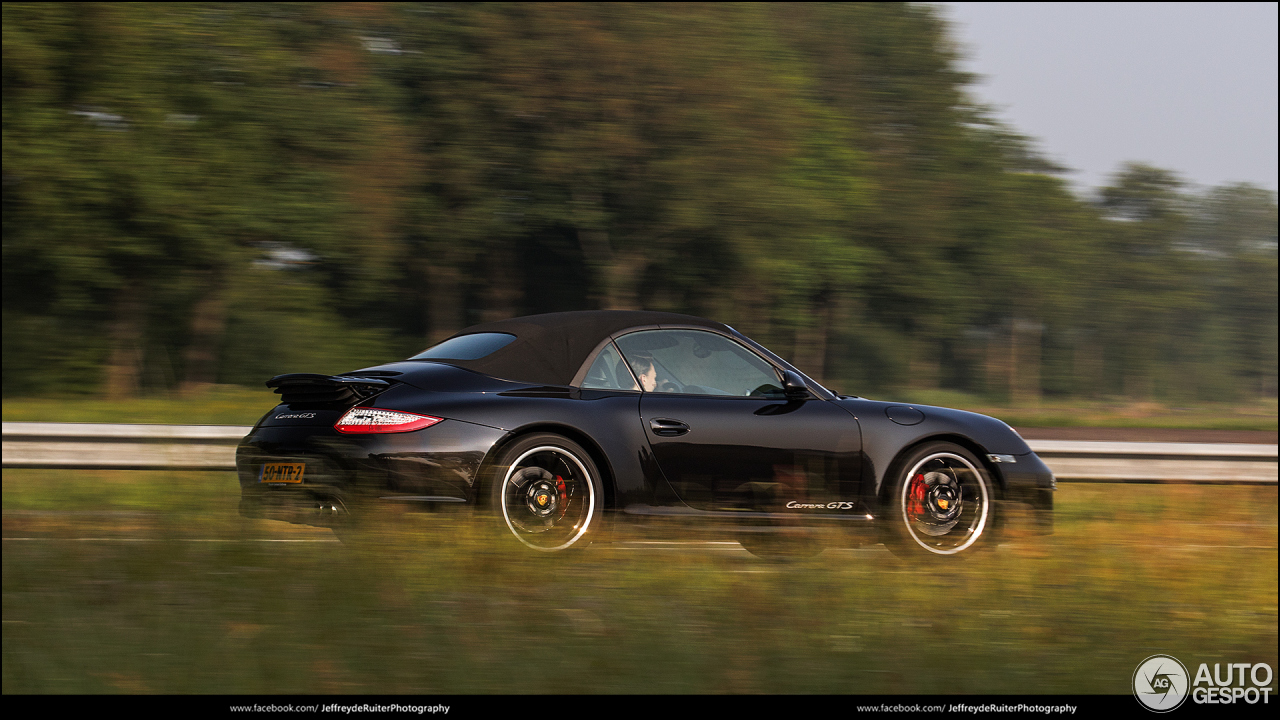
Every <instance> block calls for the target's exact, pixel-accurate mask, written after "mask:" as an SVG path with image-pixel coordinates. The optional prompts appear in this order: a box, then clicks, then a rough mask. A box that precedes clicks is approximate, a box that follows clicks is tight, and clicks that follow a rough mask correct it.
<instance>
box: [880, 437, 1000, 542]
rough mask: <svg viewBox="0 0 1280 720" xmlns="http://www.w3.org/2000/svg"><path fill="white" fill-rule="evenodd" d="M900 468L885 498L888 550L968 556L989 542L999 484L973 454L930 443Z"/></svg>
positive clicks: (910, 455) (909, 456)
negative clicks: (996, 487) (997, 485)
mask: <svg viewBox="0 0 1280 720" xmlns="http://www.w3.org/2000/svg"><path fill="white" fill-rule="evenodd" d="M896 467H897V471H896V474H895V475H894V477H893V483H892V485H891V486H890V487H889V491H888V495H887V496H886V498H885V501H886V503H887V504H888V506H889V507H888V508H887V510H888V512H887V513H886V517H887V521H888V527H887V528H886V531H887V532H886V538H885V539H886V544H887V545H889V549H890V550H893V551H894V552H895V553H897V554H899V555H903V556H905V557H910V558H927V557H934V558H942V557H965V556H967V555H970V554H972V553H973V552H974V551H975V550H977V549H979V548H981V547H983V546H986V545H989V544H991V535H992V530H993V528H994V521H995V499H996V497H995V488H994V486H993V485H992V484H991V479H990V477H989V476H988V475H987V472H986V471H985V470H984V469H983V467H982V463H980V462H979V461H978V459H977V458H975V457H974V456H973V454H972V453H970V452H969V451H968V450H965V449H964V448H962V447H960V446H959V445H954V444H952V443H946V442H937V443H929V444H927V445H923V446H921V447H919V448H916V449H915V450H913V451H912V452H911V453H910V454H909V455H907V456H906V457H905V458H903V460H902V462H900V463H898V464H897V466H896Z"/></svg>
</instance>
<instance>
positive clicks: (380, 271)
mask: <svg viewBox="0 0 1280 720" xmlns="http://www.w3.org/2000/svg"><path fill="white" fill-rule="evenodd" d="M3 12H4V70H3V82H4V88H3V89H4V101H3V118H4V151H3V152H4V168H5V170H4V178H5V182H4V187H3V203H4V216H3V223H4V224H3V227H4V258H3V261H4V266H3V281H4V289H3V292H4V358H5V362H4V393H5V395H6V396H14V395H31V394H38V393H47V392H67V391H68V389H69V388H75V389H79V390H81V391H84V392H105V393H106V394H107V395H109V396H111V397H114V398H117V399H119V398H123V397H127V396H129V395H132V394H136V393H139V392H149V393H165V392H169V391H171V390H174V389H176V388H183V389H184V391H186V392H191V391H194V390H193V389H198V388H199V387H202V386H204V385H206V384H208V383H216V382H221V383H245V384H250V385H256V384H257V383H260V382H261V381H262V380H263V379H265V378H266V377H269V376H271V375H274V374H277V373H279V372H287V371H295V370H316V371H327V370H328V369H333V370H349V369H353V368H355V367H357V366H359V365H364V364H372V363H375V362H379V361H385V360H389V359H393V358H395V357H397V356H403V355H407V354H409V353H411V352H413V351H416V350H419V349H421V348H422V347H424V346H425V345H427V344H429V343H430V342H433V341H435V340H438V339H440V338H442V337H444V336H447V335H449V334H451V333H453V332H455V331H457V330H459V329H461V328H462V327H464V326H466V325H469V324H472V323H474V322H479V321H483V320H490V319H497V318H501V317H508V316H512V315H518V314H525V313H531V312H547V311H555V310H569V309H586V308H641V307H644V308H652V309H665V310H676V311H683V312H691V313H695V314H702V315H708V316H712V317H715V318H717V319H720V320H723V321H725V322H728V323H730V324H732V325H734V326H735V327H738V328H739V329H741V330H743V331H744V332H747V333H748V334H751V335H752V336H754V337H756V338H758V339H760V340H761V341H762V342H765V343H766V344H768V345H769V346H771V347H773V348H774V349H775V350H777V351H779V352H781V353H782V354H783V355H785V356H788V357H789V358H791V359H792V360H793V361H794V362H795V363H796V364H797V365H799V366H800V367H801V368H802V369H804V370H805V371H807V372H809V373H810V374H812V375H814V376H815V377H817V378H820V379H822V380H823V381H825V382H828V383H830V384H832V385H834V386H835V387H837V388H839V389H841V390H843V391H846V392H851V393H858V394H869V393H873V392H878V391H885V390H904V389H906V390H911V391H930V390H935V389H939V388H944V389H950V390H955V391H961V392H966V393H970V394H977V395H981V396H983V397H986V398H989V399H991V400H993V401H998V402H1012V403H1015V404H1026V405H1034V404H1035V403H1037V402H1038V401H1039V400H1040V398H1041V397H1042V396H1046V395H1047V396H1053V397H1072V396H1084V397H1093V396H1103V395H1115V394H1123V395H1127V396H1130V397H1134V398H1141V399H1158V400H1165V401H1171V402H1192V401H1198V400H1211V399H1217V400H1229V399H1238V398H1248V397H1254V396H1263V397H1274V395H1275V393H1276V350H1275V348H1276V344H1277V339H1276V324H1277V323H1276V304H1277V303H1276V290H1275V288H1276V285H1277V280H1276V198H1275V195H1274V193H1270V192H1267V191H1264V190H1260V189H1258V188H1255V187H1251V186H1247V185H1231V186H1224V187H1220V188H1213V189H1211V190H1209V191H1207V192H1203V193H1202V192H1197V191H1191V190H1188V189H1187V188H1186V187H1185V186H1184V185H1182V184H1181V182H1180V181H1179V180H1178V178H1176V177H1175V176H1173V175H1172V174H1171V173H1169V172H1168V171H1165V170H1161V169H1159V168H1152V167H1147V166H1142V165H1131V166H1127V167H1125V168H1122V169H1121V170H1120V172H1119V173H1118V174H1117V175H1116V177H1115V179H1114V180H1113V181H1112V182H1111V183H1110V185H1109V186H1108V187H1106V188H1103V189H1101V190H1100V191H1099V195H1098V198H1097V201H1096V202H1090V201H1086V200H1083V199H1080V198H1078V197H1075V196H1074V195H1073V194H1072V193H1071V192H1070V191H1069V190H1068V189H1067V187H1066V185H1065V183H1064V182H1063V181H1062V180H1061V179H1059V178H1058V177H1056V175H1057V174H1058V173H1059V172H1060V171H1061V170H1062V169H1061V168H1057V167H1055V166H1054V165H1053V164H1052V163H1050V162H1047V161H1046V160H1044V159H1043V158H1042V157H1040V156H1039V154H1038V153H1037V152H1036V151H1035V148H1034V143H1033V141H1032V140H1030V139H1028V138H1026V137H1023V136H1021V135H1019V134H1018V133H1017V132H1015V131H1014V130H1011V129H1009V128H1006V127H1003V126H1001V125H1000V124H999V123H997V122H995V121H994V120H993V119H992V118H991V116H990V114H989V113H988V112H987V111H986V110H985V109H984V108H982V107H979V106H977V105H975V104H974V103H973V102H972V100H971V99H970V98H969V97H968V95H967V91H966V85H967V83H968V82H969V81H970V79H969V78H968V77H967V76H966V75H965V74H964V73H961V72H959V71H958V70H957V69H956V68H957V62H956V61H957V58H958V55H957V51H956V49H955V46H954V44H953V42H952V40H951V39H950V37H949V30H948V28H947V26H946V24H945V22H944V21H943V20H942V18H941V17H940V15H939V13H938V11H937V10H936V9H935V8H932V7H930V6H927V5H918V4H888V3H854V4H816V5H815V4H778V5H757V4H700V5H663V6H650V5H617V4H603V5H561V4H528V5H520V4H515V5H507V4H479V5H455V4H444V5H430V4H410V5H381V4H320V5H307V4H269V5H257V4H253V5H202V4H179V5H159V6H149V5H128V4H124V5H111V4H74V5H73V4H66V5H48V4H24V3H8V4H6V5H5V6H4V11H3Z"/></svg>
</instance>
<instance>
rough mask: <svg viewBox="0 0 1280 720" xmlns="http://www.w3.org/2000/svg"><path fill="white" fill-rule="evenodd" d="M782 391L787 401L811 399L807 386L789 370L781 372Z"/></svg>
mask: <svg viewBox="0 0 1280 720" xmlns="http://www.w3.org/2000/svg"><path fill="white" fill-rule="evenodd" d="M782 391H783V393H785V394H786V396H787V399H788V400H807V399H809V398H810V397H812V395H810V394H809V386H808V385H806V384H805V382H804V380H803V379H802V378H801V377H800V376H799V375H797V374H796V373H793V372H791V371H790V370H783V371H782Z"/></svg>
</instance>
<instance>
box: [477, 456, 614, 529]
mask: <svg viewBox="0 0 1280 720" xmlns="http://www.w3.org/2000/svg"><path fill="white" fill-rule="evenodd" d="M492 493H493V494H492V501H493V508H494V510H495V512H496V515H497V517H498V519H499V520H500V521H501V522H502V527H503V528H504V532H506V533H509V534H510V535H512V536H514V537H515V538H516V539H517V540H519V541H520V542H521V543H523V544H524V545H526V546H527V547H530V548H532V549H534V550H539V551H543V552H556V551H563V550H568V549H570V548H578V547H584V546H586V545H589V544H590V542H591V536H592V535H594V534H595V532H596V531H597V530H598V529H599V526H600V524H601V515H602V514H603V508H604V488H603V485H602V483H601V480H600V473H599V471H598V470H597V469H596V466H595V463H594V462H593V461H592V460H591V456H590V455H588V454H587V452H586V451H584V450H583V449H582V447H581V446H579V445H578V444H577V443H575V442H573V441H572V440H569V439H568V438H565V437H562V436H560V435H553V434H550V433H539V434H537V435H529V436H526V437H523V438H520V439H518V440H516V441H515V442H514V443H512V444H511V445H510V446H509V447H507V448H506V449H504V450H503V452H502V457H501V459H500V460H499V462H498V464H497V467H496V468H495V472H494V474H493V483H492Z"/></svg>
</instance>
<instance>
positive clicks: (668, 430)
mask: <svg viewBox="0 0 1280 720" xmlns="http://www.w3.org/2000/svg"><path fill="white" fill-rule="evenodd" d="M649 429H650V430H652V431H653V434H654V435H658V436H661V437H676V436H678V435H684V434H685V433H687V432H689V426H688V425H686V424H685V423H682V422H680V421H679V420H671V419H669V418H654V419H652V420H650V421H649Z"/></svg>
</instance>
